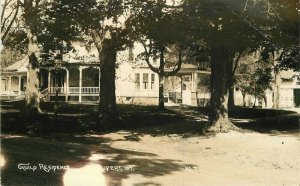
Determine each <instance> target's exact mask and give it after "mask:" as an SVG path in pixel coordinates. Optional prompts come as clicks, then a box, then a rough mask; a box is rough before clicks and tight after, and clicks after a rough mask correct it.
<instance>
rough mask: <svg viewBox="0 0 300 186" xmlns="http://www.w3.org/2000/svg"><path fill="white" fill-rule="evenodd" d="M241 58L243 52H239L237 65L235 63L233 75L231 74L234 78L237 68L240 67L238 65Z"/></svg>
mask: <svg viewBox="0 0 300 186" xmlns="http://www.w3.org/2000/svg"><path fill="white" fill-rule="evenodd" d="M241 56H242V52H239V55H238V57H237V58H236V59H235V63H234V66H233V70H232V74H231V75H232V76H234V74H235V71H236V69H237V66H238V63H239V61H240V58H241Z"/></svg>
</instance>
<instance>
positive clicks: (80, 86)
mask: <svg viewBox="0 0 300 186" xmlns="http://www.w3.org/2000/svg"><path fill="white" fill-rule="evenodd" d="M81 88H82V67H81V66H79V98H78V101H79V103H81Z"/></svg>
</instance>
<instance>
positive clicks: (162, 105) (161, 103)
mask: <svg viewBox="0 0 300 186" xmlns="http://www.w3.org/2000/svg"><path fill="white" fill-rule="evenodd" d="M159 51H160V57H159V59H160V60H159V73H158V76H159V90H158V109H160V110H163V109H164V108H165V102H164V83H165V82H164V76H165V59H164V58H165V54H164V52H165V47H164V46H160V48H159Z"/></svg>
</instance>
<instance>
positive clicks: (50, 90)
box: [49, 87, 65, 94]
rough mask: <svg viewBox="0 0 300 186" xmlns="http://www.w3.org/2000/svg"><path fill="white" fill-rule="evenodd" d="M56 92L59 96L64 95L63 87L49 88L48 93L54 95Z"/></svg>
mask: <svg viewBox="0 0 300 186" xmlns="http://www.w3.org/2000/svg"><path fill="white" fill-rule="evenodd" d="M56 90H57V91H58V93H59V94H63V93H65V88H64V87H49V93H52V94H55V93H56Z"/></svg>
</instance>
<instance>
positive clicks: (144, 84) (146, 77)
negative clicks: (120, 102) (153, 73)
mask: <svg viewBox="0 0 300 186" xmlns="http://www.w3.org/2000/svg"><path fill="white" fill-rule="evenodd" d="M143 88H144V89H148V74H143Z"/></svg>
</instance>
